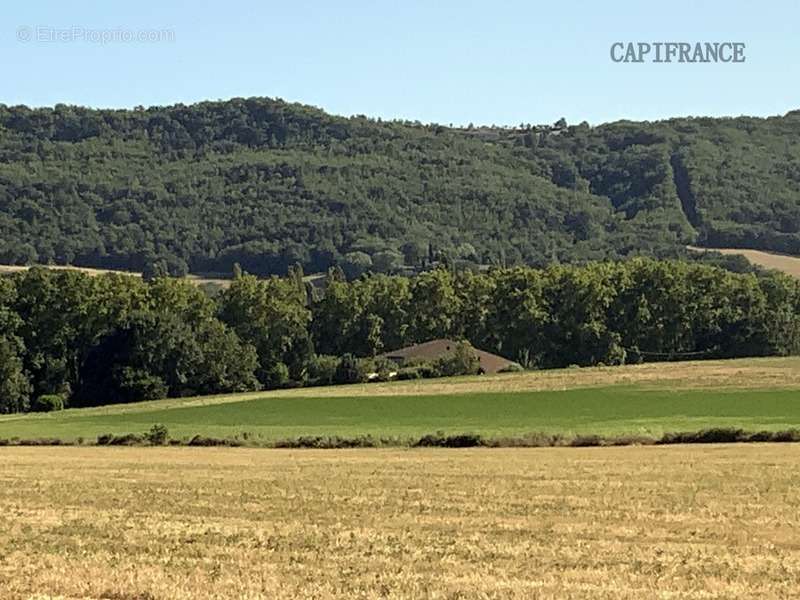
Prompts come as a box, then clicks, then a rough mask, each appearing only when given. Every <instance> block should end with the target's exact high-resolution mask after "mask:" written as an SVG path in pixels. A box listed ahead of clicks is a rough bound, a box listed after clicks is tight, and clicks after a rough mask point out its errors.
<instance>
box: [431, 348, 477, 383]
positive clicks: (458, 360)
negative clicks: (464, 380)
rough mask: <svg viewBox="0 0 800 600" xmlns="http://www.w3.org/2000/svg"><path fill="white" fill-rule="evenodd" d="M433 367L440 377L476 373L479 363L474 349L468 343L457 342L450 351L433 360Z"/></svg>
mask: <svg viewBox="0 0 800 600" xmlns="http://www.w3.org/2000/svg"><path fill="white" fill-rule="evenodd" d="M434 368H435V369H436V370H437V371H438V372H439V374H440V376H442V377H452V376H454V375H477V374H478V373H480V370H481V363H480V361H479V360H478V356H477V355H476V354H475V349H474V348H473V347H472V346H471V345H470V344H469V343H467V342H459V343H458V344H456V346H455V348H454V349H453V352H452V353H450V354H447V355H445V356H442V357H441V358H439V359H437V360H436V361H435V362H434Z"/></svg>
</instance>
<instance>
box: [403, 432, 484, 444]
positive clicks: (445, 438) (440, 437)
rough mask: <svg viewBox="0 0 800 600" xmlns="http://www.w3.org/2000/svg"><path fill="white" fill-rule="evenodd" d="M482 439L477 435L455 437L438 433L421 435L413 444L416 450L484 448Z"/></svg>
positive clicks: (462, 434)
mask: <svg viewBox="0 0 800 600" xmlns="http://www.w3.org/2000/svg"><path fill="white" fill-rule="evenodd" d="M485 445H486V443H485V442H484V440H483V438H482V437H481V436H480V435H478V434H477V433H459V434H456V435H445V434H444V432H442V431H438V432H436V433H433V434H430V433H429V434H427V435H423V436H422V437H421V438H420V439H419V440H418V441H417V442H416V443H415V444H414V446H415V447H418V448H428V447H440V448H473V447H475V446H485Z"/></svg>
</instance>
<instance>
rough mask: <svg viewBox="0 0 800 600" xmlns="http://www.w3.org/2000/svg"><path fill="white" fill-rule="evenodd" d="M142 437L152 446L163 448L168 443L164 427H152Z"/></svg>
mask: <svg viewBox="0 0 800 600" xmlns="http://www.w3.org/2000/svg"><path fill="white" fill-rule="evenodd" d="M144 437H145V439H146V440H147V441H148V442H150V443H151V444H153V446H163V445H165V444H166V443H167V441H169V430H168V429H167V427H166V426H165V425H161V424H157V425H153V426H152V427H151V428H150V431H148V432H147V433H145V434H144Z"/></svg>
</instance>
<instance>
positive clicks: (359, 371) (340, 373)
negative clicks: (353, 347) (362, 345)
mask: <svg viewBox="0 0 800 600" xmlns="http://www.w3.org/2000/svg"><path fill="white" fill-rule="evenodd" d="M365 380H366V373H365V372H364V368H363V366H362V364H361V363H360V362H359V360H358V359H357V358H356V357H355V356H353V355H352V354H345V355H344V356H342V358H340V359H339V364H338V365H336V371H335V372H334V374H333V382H334V383H336V384H346V383H361V382H363V381H365Z"/></svg>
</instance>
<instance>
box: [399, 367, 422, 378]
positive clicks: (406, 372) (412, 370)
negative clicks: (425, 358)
mask: <svg viewBox="0 0 800 600" xmlns="http://www.w3.org/2000/svg"><path fill="white" fill-rule="evenodd" d="M397 379H400V380H408V379H422V368H421V367H403V368H401V369H398V370H397Z"/></svg>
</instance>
